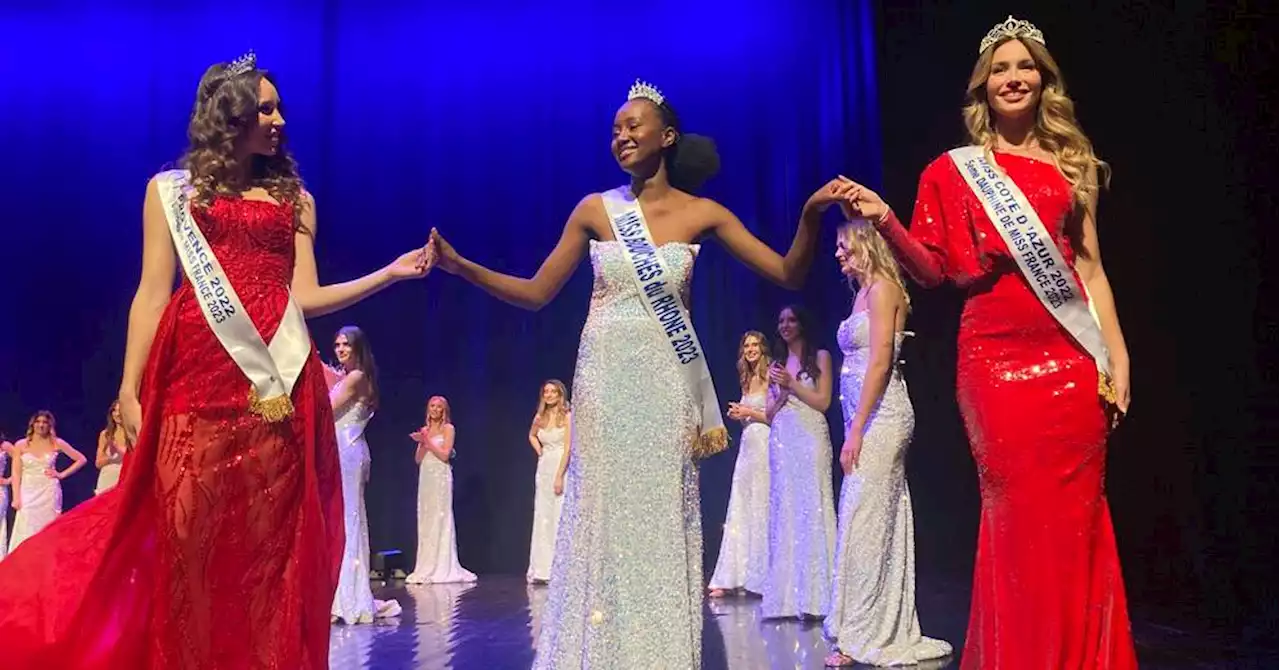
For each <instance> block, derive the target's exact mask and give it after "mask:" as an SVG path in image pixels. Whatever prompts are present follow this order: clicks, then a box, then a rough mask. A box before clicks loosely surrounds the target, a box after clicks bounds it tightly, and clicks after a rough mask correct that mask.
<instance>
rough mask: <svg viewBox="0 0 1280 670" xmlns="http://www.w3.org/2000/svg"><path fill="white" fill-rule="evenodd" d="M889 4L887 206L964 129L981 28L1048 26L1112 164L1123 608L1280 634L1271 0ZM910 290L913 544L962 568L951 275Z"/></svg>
mask: <svg viewBox="0 0 1280 670" xmlns="http://www.w3.org/2000/svg"><path fill="white" fill-rule="evenodd" d="M883 6H884V10H883V13H882V15H881V19H882V25H881V31H880V33H879V45H880V46H879V49H878V53H879V61H878V63H879V72H880V95H881V101H882V105H881V116H882V118H883V128H884V137H883V140H884V147H885V166H886V167H885V185H884V191H883V192H884V193H885V194H886V196H887V198H888V199H889V201H890V202H891V203H892V204H894V205H895V206H896V207H897V209H898V211H899V213H905V212H908V211H909V208H910V207H911V204H912V202H913V199H914V197H915V189H916V184H917V180H918V178H919V175H920V171H921V169H922V168H923V167H924V166H925V165H926V164H927V163H928V162H929V161H930V160H932V159H933V158H934V157H936V156H937V155H939V154H940V153H941V152H942V151H944V150H945V149H948V148H950V147H952V146H955V145H957V144H960V143H962V142H963V141H964V134H963V126H962V124H961V121H960V115H959V109H960V106H961V103H962V99H963V96H964V89H965V86H966V83H967V81H968V77H969V73H970V71H971V68H972V67H973V63H974V61H975V60H976V57H977V53H976V52H977V46H978V42H979V41H980V39H981V38H982V36H983V35H985V34H986V31H987V30H989V29H990V27H991V25H992V24H993V23H995V22H996V21H999V20H1000V19H1002V18H1003V17H1004V16H1006V15H1007V14H1008V12H1009V11H1013V12H1014V13H1015V14H1016V15H1017V16H1018V17H1019V18H1025V19H1030V20H1031V21H1033V22H1034V23H1035V24H1036V25H1037V26H1038V27H1039V28H1040V29H1041V30H1042V31H1043V32H1044V34H1045V38H1046V40H1047V42H1048V46H1049V48H1050V50H1051V51H1052V52H1053V54H1054V56H1055V58H1056V59H1057V61H1058V64H1059V65H1060V66H1061V67H1062V69H1063V71H1064V73H1065V77H1066V81H1067V84H1068V92H1069V93H1070V94H1071V95H1072V97H1073V98H1074V99H1075V101H1076V105H1077V112H1078V114H1079V117H1080V119H1081V122H1082V123H1083V125H1084V128H1085V131H1086V132H1087V133H1089V135H1090V137H1091V138H1092V139H1093V141H1094V144H1095V146H1096V149H1097V151H1098V153H1099V154H1100V155H1101V156H1102V157H1103V158H1104V159H1105V160H1107V161H1109V162H1110V163H1111V166H1112V168H1113V169H1114V178H1113V180H1112V183H1111V188H1110V190H1109V191H1106V192H1104V194H1103V196H1102V199H1101V203H1100V218H1099V235H1100V237H1101V241H1102V249H1103V256H1104V260H1105V263H1106V268H1107V274H1108V276H1109V278H1110V279H1111V283H1112V286H1113V287H1114V289H1115V293H1116V301H1117V303H1118V305H1119V312H1120V317H1121V322H1122V324H1123V326H1124V330H1125V335H1126V338H1127V340H1128V345H1129V351H1130V355H1131V358H1132V365H1133V372H1132V375H1133V379H1132V385H1133V406H1132V411H1131V416H1130V418H1129V419H1128V420H1127V421H1126V422H1125V424H1124V425H1122V426H1121V427H1120V428H1119V430H1118V431H1117V432H1116V433H1115V435H1114V436H1113V438H1112V440H1111V456H1110V459H1109V471H1108V477H1107V483H1108V486H1107V488H1108V492H1109V495H1110V499H1111V509H1112V513H1113V516H1114V519H1115V526H1116V535H1117V541H1118V544H1119V548H1120V553H1121V559H1122V561H1123V564H1124V574H1125V578H1126V581H1127V586H1128V590H1129V593H1130V596H1131V600H1133V601H1134V609H1135V610H1136V612H1137V613H1138V614H1140V615H1142V614H1146V615H1148V616H1151V615H1153V613H1152V611H1151V610H1152V608H1159V609H1160V610H1161V611H1159V612H1156V613H1154V616H1156V617H1157V618H1158V619H1160V620H1163V621H1175V622H1181V623H1185V624H1186V625H1193V626H1198V625H1204V624H1209V625H1212V626H1213V627H1215V628H1221V629H1223V630H1225V631H1227V632H1236V633H1243V634H1245V635H1246V636H1248V637H1253V638H1257V639H1263V640H1267V639H1269V640H1271V641H1272V643H1274V639H1275V635H1276V619H1275V616H1276V607H1275V603H1276V577H1275V575H1276V572H1275V566H1276V527H1277V526H1276V500H1277V491H1276V437H1277V433H1276V416H1277V413H1276V388H1277V386H1276V350H1277V348H1276V304H1277V300H1276V183H1277V179H1276V112H1277V110H1276V34H1275V25H1276V20H1277V16H1276V8H1275V5H1274V3H1255V2H1231V3H1221V2H1217V3H1214V2H1208V3H1206V2H1196V1H1191V2H1177V3H1167V2H1150V1H1141V0H1136V1H1135V0H1125V1H1123V2H1109V3H1083V4H1082V3H1060V4H1058V5H1057V6H1054V5H1052V4H1050V3H1033V4H1027V5H1025V6H1023V7H1022V8H1019V5H1018V4H1013V5H1011V4H1009V3H1007V2H989V1H987V0H981V1H975V0H965V1H964V2H940V1H928V0H910V1H907V2H892V3H883ZM916 297H917V298H918V302H917V309H916V311H915V315H914V317H913V319H912V327H913V328H914V329H915V330H917V331H919V332H921V333H923V334H924V337H921V338H919V339H918V341H917V342H916V350H915V351H914V354H915V356H914V358H913V360H912V365H911V366H910V367H909V368H908V372H907V374H908V379H909V383H910V385H911V390H912V397H913V399H914V400H915V405H916V411H917V414H918V417H919V420H918V421H917V423H916V440H915V443H914V445H913V447H912V450H913V451H912V454H911V460H910V463H909V469H910V470H909V471H910V477H911V481H912V483H913V484H914V485H915V487H914V489H913V494H914V495H915V498H916V505H917V507H916V523H917V533H916V541H917V543H918V546H919V556H920V561H921V562H922V564H925V565H929V564H932V565H952V566H955V567H957V568H958V569H960V570H968V569H969V566H971V564H972V563H971V561H972V555H973V554H972V547H973V544H974V538H975V537H976V532H977V520H978V517H977V511H978V495H977V487H976V474H975V471H974V466H973V461H972V459H971V458H970V456H969V455H968V453H967V447H966V446H965V441H964V434H963V427H962V425H961V422H960V419H959V416H958V413H957V410H956V405H955V401H954V399H953V388H954V386H953V385H954V372H953V371H954V365H955V347H954V341H955V340H954V337H955V331H956V328H957V323H958V315H959V310H960V306H961V296H960V295H959V294H958V293H957V292H954V291H946V290H941V291H935V292H930V293H927V294H926V293H923V292H921V291H916ZM943 519H947V520H950V521H951V523H940V521H941V520H943Z"/></svg>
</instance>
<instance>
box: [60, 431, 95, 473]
mask: <svg viewBox="0 0 1280 670" xmlns="http://www.w3.org/2000/svg"><path fill="white" fill-rule="evenodd" d="M57 444H58V449H59V450H60V451H61V452H62V453H64V454H66V455H67V457H68V458H70V459H71V467H69V468H67V469H66V470H63V471H61V472H58V473H57V477H58V479H66V478H67V477H70V476H71V475H73V474H75V473H76V470H79V469H80V468H83V467H84V464H85V463H88V462H89V459H87V458H85V457H84V454H82V453H80V450H79V449H76V448H75V447H73V446H71V444H70V443H68V442H67V441H66V440H63V439H61V438H59V439H58V442H57ZM55 470H56V468H55Z"/></svg>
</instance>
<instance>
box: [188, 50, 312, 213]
mask: <svg viewBox="0 0 1280 670" xmlns="http://www.w3.org/2000/svg"><path fill="white" fill-rule="evenodd" d="M230 66H231V64H230V63H217V64H215V65H213V66H211V67H210V68H209V69H208V70H206V71H205V73H204V76H203V77H201V78H200V86H199V88H198V89H197V91H196V104H195V107H194V108H193V109H192V110H191V121H190V122H189V123H188V124H187V139H188V141H189V142H190V144H189V145H188V147H187V151H186V153H185V154H183V156H182V160H181V161H180V164H181V165H182V168H183V169H185V170H189V171H190V172H191V185H192V187H194V188H195V196H194V197H193V198H192V200H193V201H194V203H195V204H196V205H197V206H200V207H208V206H209V203H210V202H212V200H213V197H214V196H215V195H219V194H221V195H236V194H238V193H239V191H241V190H244V189H247V188H250V187H252V186H261V187H262V188H264V189H266V191H267V193H269V194H270V195H271V197H272V198H275V199H276V200H277V201H278V202H281V203H286V204H288V205H290V206H292V208H293V212H294V221H295V226H296V225H299V224H298V217H299V216H300V215H301V214H302V208H303V205H304V203H303V198H302V189H303V186H302V178H301V177H299V176H298V164H297V163H295V162H294V160H293V156H291V155H290V154H289V151H288V149H287V148H286V145H285V134H284V133H281V135H280V147H279V150H277V151H276V153H275V155H272V156H259V155H253V156H250V157H249V160H250V161H252V165H251V170H250V173H251V175H252V176H251V177H250V180H251V183H248V184H241V183H239V180H240V175H241V174H242V173H241V171H240V165H239V161H238V160H237V159H236V155H235V144H236V140H237V139H239V137H240V135H241V134H243V133H244V132H245V131H246V130H248V129H250V128H254V127H256V126H257V125H258V103H259V101H258V87H259V84H260V83H261V82H262V80H263V79H266V80H267V81H269V82H271V83H272V85H275V83H276V82H275V78H274V77H272V76H271V74H270V73H268V72H267V71H266V70H259V69H257V68H256V67H255V68H252V69H250V70H248V71H246V72H243V73H241V74H234V75H233V74H230V73H229V72H228V68H229V67H230Z"/></svg>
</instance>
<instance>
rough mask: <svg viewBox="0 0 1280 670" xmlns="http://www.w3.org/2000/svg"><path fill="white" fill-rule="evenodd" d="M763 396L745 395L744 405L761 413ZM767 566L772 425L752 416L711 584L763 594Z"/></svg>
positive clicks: (744, 434)
mask: <svg viewBox="0 0 1280 670" xmlns="http://www.w3.org/2000/svg"><path fill="white" fill-rule="evenodd" d="M765 395H766V394H765V393H764V392H760V393H750V394H745V395H743V396H742V402H741V404H743V405H745V406H747V407H750V408H751V409H758V410H760V411H762V412H763V411H764V409H765ZM768 568H769V424H767V423H761V422H759V421H748V422H747V424H746V425H745V426H743V427H742V439H741V440H740V441H739V445H738V460H737V462H735V463H734V466H733V484H732V486H731V487H730V489H729V509H728V512H727V513H726V514H725V519H724V536H723V538H722V539H721V541H720V555H719V556H718V557H717V558H716V570H715V572H714V573H712V575H711V582H710V583H709V584H708V586H709V587H711V588H713V589H740V588H745V589H747V590H748V591H752V592H754V593H760V591H761V590H762V589H763V588H764V579H765V573H766V571H767V570H768Z"/></svg>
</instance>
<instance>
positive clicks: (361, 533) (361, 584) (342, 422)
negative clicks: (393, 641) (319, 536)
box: [330, 400, 401, 624]
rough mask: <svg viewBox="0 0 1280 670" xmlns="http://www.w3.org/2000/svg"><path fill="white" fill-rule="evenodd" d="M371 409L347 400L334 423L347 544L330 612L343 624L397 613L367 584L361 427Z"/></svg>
mask: <svg viewBox="0 0 1280 670" xmlns="http://www.w3.org/2000/svg"><path fill="white" fill-rule="evenodd" d="M372 418H373V410H371V409H370V408H369V406H368V405H367V404H365V403H364V401H362V400H356V401H354V402H352V403H350V404H349V405H348V406H347V407H346V408H345V409H344V410H343V411H342V413H341V414H340V415H338V418H337V422H336V424H335V426H334V428H335V431H336V433H337V436H338V461H339V463H340V464H341V467H342V509H343V512H342V516H343V519H344V530H345V533H343V534H344V535H345V536H346V543H345V545H344V548H343V551H342V569H341V570H340V571H339V573H338V588H337V590H336V591H335V592H334V594H333V608H332V610H331V612H330V613H331V614H332V615H333V617H334V618H336V619H338V620H339V621H342V622H344V623H349V624H350V623H369V622H371V621H373V619H374V617H393V616H396V615H397V614H400V609H401V608H400V604H399V603H397V602H396V601H394V600H375V599H374V597H373V590H372V588H371V587H370V585H369V515H368V514H367V513H366V511H365V506H364V487H365V484H367V483H368V482H369V467H370V465H371V458H370V456H369V443H368V442H366V441H365V437H364V429H365V426H368V425H369V419H372Z"/></svg>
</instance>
